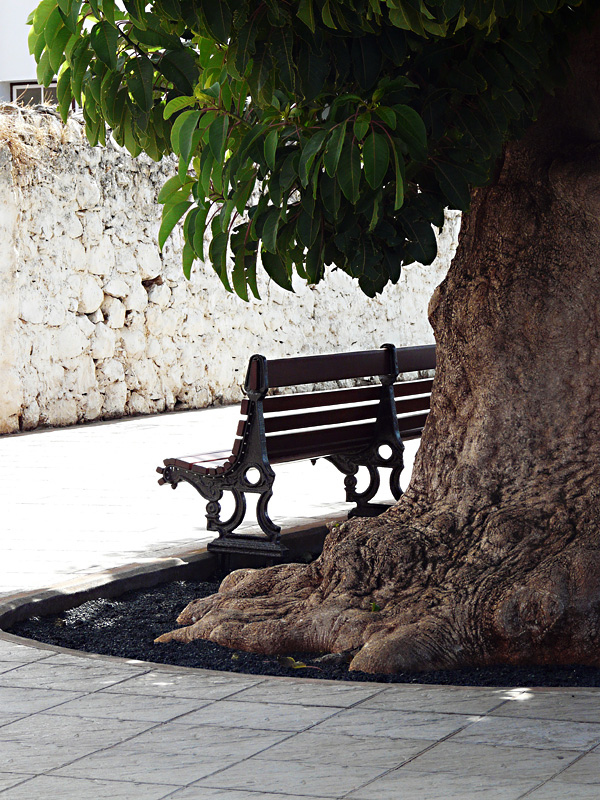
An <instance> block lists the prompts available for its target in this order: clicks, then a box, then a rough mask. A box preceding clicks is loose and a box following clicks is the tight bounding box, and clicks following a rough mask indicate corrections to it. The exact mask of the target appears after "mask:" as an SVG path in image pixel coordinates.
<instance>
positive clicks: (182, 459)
mask: <svg viewBox="0 0 600 800" xmlns="http://www.w3.org/2000/svg"><path fill="white" fill-rule="evenodd" d="M229 455H231V451H230V450H217V451H213V452H210V453H196V454H195V455H193V456H178V457H177V458H165V460H164V462H163V463H164V465H165V466H166V467H179V468H180V469H191V467H192V465H193V464H197V463H198V462H199V461H218V460H221V459H223V458H227V457H228V456H229Z"/></svg>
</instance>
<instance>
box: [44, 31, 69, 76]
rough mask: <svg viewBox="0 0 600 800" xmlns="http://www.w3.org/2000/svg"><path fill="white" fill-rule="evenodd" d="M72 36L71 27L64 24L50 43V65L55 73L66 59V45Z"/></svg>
mask: <svg viewBox="0 0 600 800" xmlns="http://www.w3.org/2000/svg"><path fill="white" fill-rule="evenodd" d="M70 38H71V33H70V31H69V29H68V28H66V27H65V26H64V25H63V26H62V27H61V28H59V29H58V30H57V31H56V33H55V35H54V37H53V39H52V40H51V43H50V45H48V51H49V53H50V66H51V67H52V70H53V72H54V74H56V73H57V72H58V70H59V69H60V65H61V64H62V62H63V60H64V52H65V46H66V44H67V42H68V41H69V39H70Z"/></svg>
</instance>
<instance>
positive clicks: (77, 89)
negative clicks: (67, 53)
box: [72, 47, 93, 105]
mask: <svg viewBox="0 0 600 800" xmlns="http://www.w3.org/2000/svg"><path fill="white" fill-rule="evenodd" d="M92 58H93V56H92V51H91V50H89V49H88V48H87V47H86V48H85V49H82V50H81V52H80V53H78V55H77V57H76V58H75V60H74V63H73V66H72V72H73V79H72V88H73V97H74V98H75V102H76V103H78V104H79V105H81V89H82V84H83V79H84V78H85V75H86V71H87V68H88V66H89V64H90V61H91V60H92Z"/></svg>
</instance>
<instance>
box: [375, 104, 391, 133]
mask: <svg viewBox="0 0 600 800" xmlns="http://www.w3.org/2000/svg"><path fill="white" fill-rule="evenodd" d="M375 113H376V114H377V116H378V117H379V119H380V120H381V121H382V122H385V124H386V125H387V127H388V128H390V130H392V131H394V130H396V115H395V114H394V110H393V109H392V108H388V107H387V106H379V108H376V109H375Z"/></svg>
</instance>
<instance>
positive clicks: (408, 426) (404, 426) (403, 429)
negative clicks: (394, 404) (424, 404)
mask: <svg viewBox="0 0 600 800" xmlns="http://www.w3.org/2000/svg"><path fill="white" fill-rule="evenodd" d="M428 416H429V414H411V415H410V417H399V418H398V430H399V431H400V435H401V436H402V438H403V439H404V438H406V433H407V432H409V431H413V430H423V426H424V425H425V422H426V421H427V417H428Z"/></svg>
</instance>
